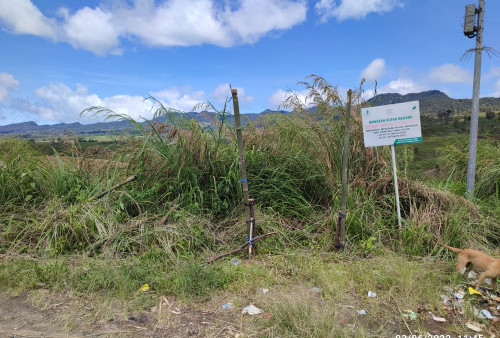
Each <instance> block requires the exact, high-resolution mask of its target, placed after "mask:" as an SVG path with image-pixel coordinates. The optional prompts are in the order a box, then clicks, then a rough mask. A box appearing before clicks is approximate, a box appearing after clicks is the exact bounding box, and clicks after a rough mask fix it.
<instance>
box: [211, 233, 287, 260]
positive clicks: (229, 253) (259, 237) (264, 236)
mask: <svg viewBox="0 0 500 338" xmlns="http://www.w3.org/2000/svg"><path fill="white" fill-rule="evenodd" d="M277 233H278V231H273V232H268V233H267V234H264V235H260V236H257V237H254V238H253V239H252V240H251V242H252V245H253V244H254V243H255V242H257V241H258V240H259V239H262V238H266V237H269V236H271V235H274V234H277ZM249 244H250V243H249V242H248V241H247V242H245V243H243V244H242V245H241V246H240V247H239V248H238V249H235V250H233V251H231V252H227V253H225V254H220V255H218V256H215V257H214V258H210V259H209V260H208V261H207V262H206V263H207V264H210V263H213V262H215V261H217V260H219V259H221V258H224V257H226V256H229V255H233V254H235V253H238V252H240V251H243V250H245V249H246V247H247V246H248V245H249Z"/></svg>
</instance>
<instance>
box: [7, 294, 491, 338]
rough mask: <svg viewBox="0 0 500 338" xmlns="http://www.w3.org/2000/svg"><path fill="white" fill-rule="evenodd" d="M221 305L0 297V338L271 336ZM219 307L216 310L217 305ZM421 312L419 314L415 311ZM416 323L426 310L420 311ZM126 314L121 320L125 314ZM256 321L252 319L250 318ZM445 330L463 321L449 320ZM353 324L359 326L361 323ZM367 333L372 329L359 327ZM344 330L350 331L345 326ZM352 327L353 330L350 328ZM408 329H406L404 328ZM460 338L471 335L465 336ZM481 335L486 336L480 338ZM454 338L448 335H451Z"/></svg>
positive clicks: (434, 326)
mask: <svg viewBox="0 0 500 338" xmlns="http://www.w3.org/2000/svg"><path fill="white" fill-rule="evenodd" d="M220 303H221V300H220V299H218V300H216V301H215V302H214V301H211V302H204V303H195V304H192V305H185V304H182V303H180V302H176V301H175V300H174V299H172V298H166V297H165V296H162V297H161V298H160V300H159V302H158V305H157V306H154V307H152V308H150V309H148V310H144V311H143V312H141V313H136V314H130V313H128V312H127V311H126V310H125V309H121V308H120V306H117V305H112V306H109V307H108V308H107V309H106V310H103V309H104V308H105V306H95V307H94V306H93V304H92V303H88V302H86V301H82V299H79V298H77V297H71V296H54V294H49V292H48V291H43V292H39V291H37V292H32V293H29V294H28V293H22V294H20V295H12V294H8V293H0V337H13V338H19V337H158V338H159V337H233V338H234V337H241V338H243V337H252V336H254V337H262V336H274V335H273V334H272V332H271V331H269V329H264V330H263V331H260V330H262V329H257V330H255V329H256V328H259V327H260V328H262V325H261V324H262V323H263V322H265V321H266V320H268V319H269V318H271V317H272V314H271V313H266V312H264V313H263V314H261V315H259V318H258V319H257V318H251V319H250V318H249V316H247V315H245V316H243V315H242V314H241V309H239V308H237V307H232V308H230V309H223V308H222V307H221V306H220ZM216 304H218V305H216ZM420 310H422V311H420ZM418 312H419V316H420V318H422V317H425V313H427V310H425V309H419V311H418ZM125 313H126V314H125ZM255 317H257V316H255ZM446 317H447V322H448V324H451V323H458V322H460V321H462V320H463V319H462V318H459V317H457V315H456V314H451V313H450V314H449V315H448V316H446ZM358 323H360V324H362V323H363V321H362V320H360V321H358ZM364 324H365V325H367V326H368V327H370V326H371V325H378V324H376V323H372V324H370V323H364ZM415 324H416V323H415V322H414V323H412V322H411V321H408V322H407V321H404V320H403V319H401V318H397V317H394V319H391V320H390V321H389V322H388V323H386V328H385V329H384V332H385V333H386V334H387V335H388V336H391V337H395V336H396V334H404V333H405V332H407V331H406V329H408V330H410V329H411V330H413V332H417V331H416V330H417V326H415ZM448 324H446V325H443V323H439V322H435V321H433V320H432V319H430V318H427V319H426V320H423V321H421V322H420V324H419V325H418V326H419V327H420V328H424V329H425V331H426V332H429V333H430V334H438V335H439V334H446V332H447V329H446V328H447V325H448ZM497 324H498V323H496V324H493V325H492V326H490V327H489V328H488V329H486V330H485V331H486V332H485V331H483V336H482V337H498V336H497V335H496V334H498V325H497ZM346 325H349V324H348V323H346ZM351 325H352V324H351ZM408 325H410V327H408ZM464 334H473V331H470V330H466V329H465V327H464ZM484 334H486V335H484ZM452 336H453V335H452Z"/></svg>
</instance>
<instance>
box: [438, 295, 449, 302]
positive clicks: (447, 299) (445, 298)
mask: <svg viewBox="0 0 500 338" xmlns="http://www.w3.org/2000/svg"><path fill="white" fill-rule="evenodd" d="M439 297H441V299H442V300H443V303H444V304H448V301H449V300H450V297H448V296H447V295H439Z"/></svg>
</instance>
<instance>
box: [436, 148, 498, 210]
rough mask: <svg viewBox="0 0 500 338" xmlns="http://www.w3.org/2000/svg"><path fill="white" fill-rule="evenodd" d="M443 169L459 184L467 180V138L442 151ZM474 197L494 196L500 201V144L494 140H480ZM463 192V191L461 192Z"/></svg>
mask: <svg viewBox="0 0 500 338" xmlns="http://www.w3.org/2000/svg"><path fill="white" fill-rule="evenodd" d="M442 158H443V167H444V169H445V170H446V171H448V172H450V173H451V178H452V179H453V180H455V181H457V182H465V181H466V178H467V161H468V142H467V141H466V139H465V138H463V139H460V140H458V141H456V142H454V143H453V144H449V145H447V146H446V147H445V148H444V149H443V150H442ZM474 188H475V191H474V195H475V196H476V197H478V198H487V197H490V196H492V197H493V198H495V199H496V200H497V201H498V200H500V143H499V141H498V140H496V139H494V138H484V139H480V140H478V143H477V154H476V183H475V187H474ZM460 192H462V191H460Z"/></svg>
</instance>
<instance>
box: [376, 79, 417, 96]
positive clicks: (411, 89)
mask: <svg viewBox="0 0 500 338" xmlns="http://www.w3.org/2000/svg"><path fill="white" fill-rule="evenodd" d="M424 90H427V88H426V87H424V86H422V85H419V84H417V83H415V82H414V81H413V80H412V79H407V78H398V79H397V80H393V81H391V82H389V83H388V84H386V85H383V86H382V87H381V88H380V90H379V93H399V94H401V95H405V94H408V93H419V92H421V91H424Z"/></svg>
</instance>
